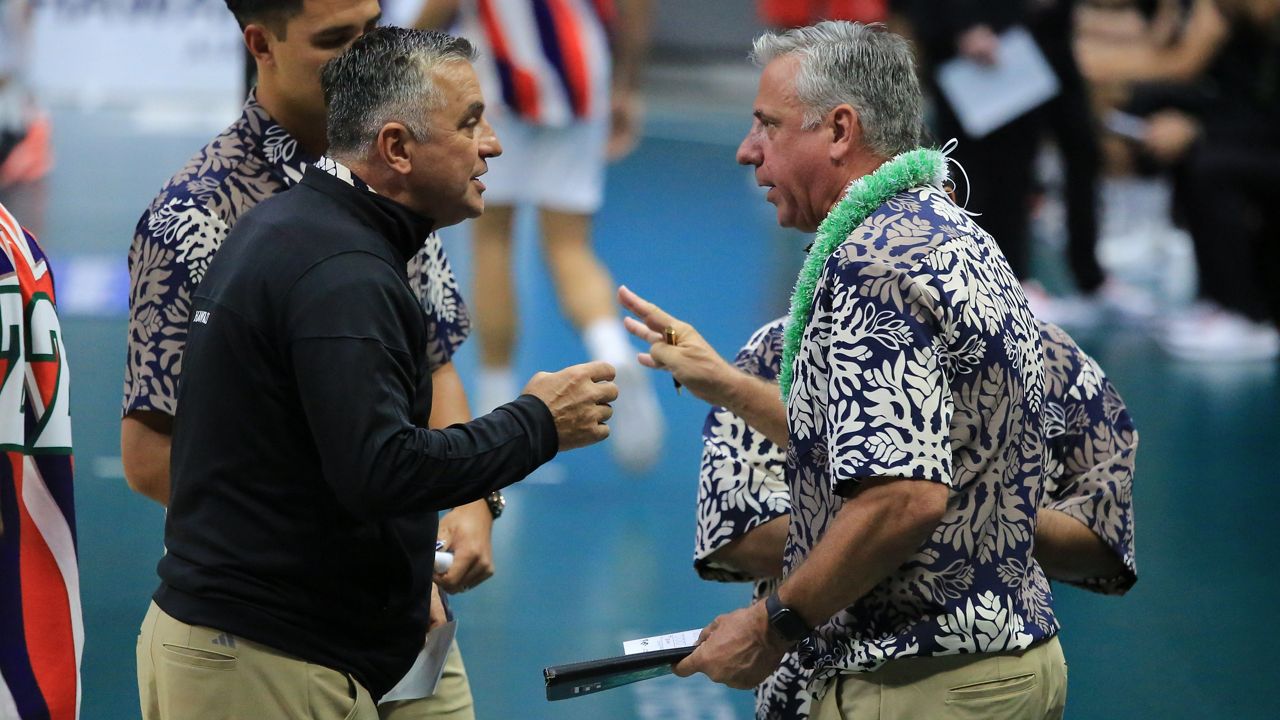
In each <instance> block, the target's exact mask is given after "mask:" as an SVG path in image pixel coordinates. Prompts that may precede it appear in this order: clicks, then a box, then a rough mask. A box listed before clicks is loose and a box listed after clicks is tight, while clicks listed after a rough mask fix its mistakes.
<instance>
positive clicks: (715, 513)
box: [694, 318, 1138, 720]
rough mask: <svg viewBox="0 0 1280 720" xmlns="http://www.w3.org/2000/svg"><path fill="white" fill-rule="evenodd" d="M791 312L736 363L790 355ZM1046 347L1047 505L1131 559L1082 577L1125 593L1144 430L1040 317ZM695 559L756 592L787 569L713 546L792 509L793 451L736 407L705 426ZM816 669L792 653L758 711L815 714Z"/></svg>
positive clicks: (760, 370)
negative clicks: (757, 566) (786, 350)
mask: <svg viewBox="0 0 1280 720" xmlns="http://www.w3.org/2000/svg"><path fill="white" fill-rule="evenodd" d="M785 322H786V318H779V319H777V320H774V321H773V322H771V323H769V324H767V325H765V326H764V327H762V328H760V329H759V330H757V331H756V332H755V334H753V335H752V337H751V339H750V340H749V341H748V342H747V344H746V346H744V347H743V348H742V350H741V351H739V353H738V356H737V358H736V359H735V360H734V364H735V365H736V366H737V367H738V368H739V369H741V370H743V371H744V372H746V373H749V374H751V375H755V376H757V377H760V378H763V379H765V380H775V379H777V377H778V374H779V371H780V368H781V365H782V333H783V328H784V326H785ZM1039 329H1040V340H1041V342H1042V343H1043V344H1044V353H1045V421H1044V422H1045V433H1046V437H1047V442H1048V445H1049V461H1048V464H1047V465H1046V470H1045V495H1044V497H1043V498H1042V499H1041V501H1040V507H1041V508H1046V507H1048V508H1053V509H1055V510H1060V511H1062V512H1064V513H1067V514H1069V515H1071V516H1072V517H1074V518H1076V519H1077V520H1079V521H1081V522H1083V523H1084V524H1085V525H1087V526H1088V527H1089V528H1090V529H1091V530H1093V532H1094V534H1096V535H1097V536H1098V537H1099V538H1101V539H1102V540H1103V541H1104V542H1106V543H1107V545H1108V546H1109V547H1111V548H1112V551H1113V552H1115V553H1116V556H1117V557H1119V558H1120V559H1121V560H1122V561H1123V562H1124V564H1125V566H1126V570H1125V571H1124V573H1122V574H1121V575H1120V576H1119V577H1114V578H1104V577H1100V578H1090V579H1087V580H1085V581H1084V582H1082V583H1079V585H1080V586H1081V587H1084V588H1086V589H1088V590H1092V591H1094V592H1100V593H1121V592H1124V591H1125V590H1127V589H1128V588H1129V587H1131V586H1132V585H1133V583H1134V582H1135V581H1136V580H1137V570H1136V566H1135V565H1134V556H1133V459H1134V455H1135V453H1136V451H1137V444H1138V436H1137V432H1136V431H1135V430H1134V427H1133V420H1132V418H1130V416H1129V413H1128V410H1127V409H1126V408H1125V405H1124V400H1123V399H1122V398H1121V397H1120V394H1119V392H1118V391H1116V389H1115V386H1114V385H1112V384H1111V381H1110V380H1109V379H1108V378H1107V377H1106V375H1105V374H1103V372H1102V369H1101V368H1099V367H1098V365H1097V363H1096V362H1094V360H1093V358H1091V357H1089V356H1088V355H1087V354H1085V352H1084V351H1083V350H1081V349H1080V347H1079V346H1078V345H1076V344H1075V341H1074V340H1072V339H1071V337H1070V336H1069V335H1067V334H1066V333H1065V332H1064V331H1063V330H1062V329H1061V328H1058V327H1057V326H1055V325H1050V324H1048V323H1039ZM702 442H703V450H702V465H701V472H700V476H699V483H698V515H697V520H698V522H697V538H696V541H695V551H694V567H695V569H697V571H698V574H699V575H700V576H701V577H702V578H703V579H706V580H717V581H721V582H754V583H755V585H754V593H753V599H756V600H759V599H760V598H763V597H766V596H768V594H769V593H771V592H773V591H774V590H776V589H777V586H778V585H779V583H780V581H781V578H773V579H768V580H757V579H755V578H752V577H750V576H748V575H746V574H743V573H741V572H739V571H737V570H735V569H734V568H731V567H727V566H724V565H717V564H716V563H715V561H714V560H713V559H711V557H710V556H711V555H712V554H713V553H714V552H715V551H717V550H719V549H721V548H723V547H724V546H726V545H728V544H729V543H731V542H733V541H734V540H736V539H738V538H740V537H742V536H744V535H746V534H747V533H748V532H750V531H752V530H754V529H755V528H757V527H759V526H760V525H762V524H764V523H766V522H768V521H770V520H773V519H775V518H778V517H781V516H783V515H787V514H789V513H790V512H791V494H790V492H789V490H788V489H787V486H786V481H785V478H784V470H785V465H786V452H785V451H784V450H783V449H782V448H780V447H778V446H777V445H775V444H774V443H773V442H771V441H769V440H768V439H767V438H765V437H763V436H762V435H760V434H759V433H757V432H756V431H754V430H753V429H752V428H751V427H750V426H748V425H747V424H746V422H745V421H744V420H743V419H742V418H741V417H738V416H737V415H734V414H733V413H731V412H729V411H728V410H726V409H724V408H722V407H716V408H712V409H711V411H710V412H709V413H708V414H707V420H706V423H705V424H704V426H703V430H702ZM810 674H811V673H810V671H809V669H808V668H806V667H805V666H804V664H803V663H802V662H801V660H800V656H799V654H798V653H796V652H791V653H788V654H787V655H786V656H785V657H784V658H783V659H782V663H781V664H780V665H779V667H778V669H777V671H775V672H774V673H773V674H772V675H771V676H770V677H769V678H768V679H766V680H765V681H764V682H763V683H761V684H760V685H759V686H757V687H756V689H755V696H756V718H757V720H803V719H804V718H807V717H809V711H810V702H811V700H810V694H809V690H808V684H809V677H810Z"/></svg>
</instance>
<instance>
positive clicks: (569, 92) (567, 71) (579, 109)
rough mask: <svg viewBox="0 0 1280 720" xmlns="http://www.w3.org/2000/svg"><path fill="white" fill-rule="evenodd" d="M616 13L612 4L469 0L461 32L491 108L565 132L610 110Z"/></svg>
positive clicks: (596, 1) (595, 0) (601, 1)
mask: <svg viewBox="0 0 1280 720" xmlns="http://www.w3.org/2000/svg"><path fill="white" fill-rule="evenodd" d="M613 14H614V8H613V1H612V0H469V1H468V2H466V3H463V5H462V18H461V27H460V28H459V32H460V34H461V35H463V36H464V37H466V38H467V39H469V40H471V41H472V43H474V44H475V45H476V46H477V48H478V49H479V50H480V60H479V61H478V62H477V63H476V72H477V74H478V75H479V76H480V83H481V86H482V88H483V90H484V94H485V99H486V100H487V101H488V104H489V106H490V107H491V108H493V109H494V110H497V109H498V107H501V108H503V109H505V110H506V111H507V112H509V113H511V114H513V115H515V116H516V117H518V118H520V119H521V120H524V121H525V122H528V123H532V124H535V125H548V126H553V127H560V126H564V125H568V124H570V123H572V122H575V121H578V120H585V119H588V118H594V117H600V116H601V115H604V114H605V113H607V112H608V105H609V84H610V72H611V63H610V58H609V39H608V27H609V25H610V24H611V23H612V21H613ZM499 101H500V102H499Z"/></svg>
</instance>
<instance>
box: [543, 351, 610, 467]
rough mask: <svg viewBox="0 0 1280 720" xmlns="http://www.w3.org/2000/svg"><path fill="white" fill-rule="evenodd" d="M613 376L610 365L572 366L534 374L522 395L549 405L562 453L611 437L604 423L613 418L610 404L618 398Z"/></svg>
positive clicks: (595, 363)
mask: <svg viewBox="0 0 1280 720" xmlns="http://www.w3.org/2000/svg"><path fill="white" fill-rule="evenodd" d="M613 376H614V370H613V366H612V365H610V364H609V363H607V362H589V363H582V364H581V365H571V366H569V367H567V368H565V369H563V370H561V371H559V372H553V373H546V372H540V373H538V374H537V375H534V376H533V378H532V379H530V380H529V384H528V385H525V387H524V393H523V394H526V395H533V396H534V397H536V398H538V399H539V400H541V401H542V402H544V403H546V405H547V408H549V409H550V410H551V417H552V418H554V419H555V423H556V434H557V435H558V436H559V438H560V450H561V451H564V450H573V449H574V448H580V447H586V446H587V445H593V444H595V443H598V442H600V441H601V440H604V439H605V438H607V437H609V426H608V425H606V424H605V423H606V422H607V421H608V420H609V418H610V417H612V416H613V408H612V407H610V406H609V403H611V402H613V401H614V400H616V399H618V386H617V385H614V384H613Z"/></svg>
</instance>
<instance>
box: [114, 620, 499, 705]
mask: <svg viewBox="0 0 1280 720" xmlns="http://www.w3.org/2000/svg"><path fill="white" fill-rule="evenodd" d="M138 694H139V699H140V701H141V704H142V718H143V720H188V719H195V718H198V719H199V720H257V719H258V718H309V719H310V720H379V718H380V717H381V720H416V719H417V718H447V719H448V720H472V719H473V718H474V717H475V714H474V710H473V708H472V705H471V687H470V685H469V683H468V682H467V676H466V668H465V667H464V666H463V664H462V656H461V655H460V654H459V653H458V652H457V646H456V645H455V646H454V652H451V653H450V657H449V660H448V662H446V663H445V672H444V676H443V677H441V679H440V685H439V687H438V689H437V691H436V694H435V695H434V696H433V697H430V698H425V699H422V700H405V701H401V702H393V703H387V704H386V705H384V706H382V707H378V706H376V705H375V704H374V702H373V698H372V697H370V695H369V692H368V691H367V690H365V689H364V687H362V686H361V685H360V683H358V682H356V680H355V678H353V677H351V676H349V675H347V674H346V673H343V672H340V671H338V670H334V669H332V668H328V667H325V666H323V665H316V664H314V663H309V662H307V661H305V660H301V659H299V658H296V657H293V656H291V655H287V654H285V653H282V652H279V651H277V650H274V649H272V648H269V647H266V646H265V645H260V644H258V643H255V642H252V641H250V640H246V639H244V638H242V637H238V636H233V635H231V634H230V633H224V632H222V631H219V630H215V629H212V628H205V627H198V626H194V625H187V624H186V623H183V622H181V621H179V620H176V619H174V618H172V617H170V616H169V615H168V614H166V613H165V612H164V611H163V610H161V609H160V608H159V607H157V606H156V605H155V603H152V604H151V607H150V608H149V609H148V610H147V616H146V619H144V620H143V621H142V632H141V633H140V634H139V636H138Z"/></svg>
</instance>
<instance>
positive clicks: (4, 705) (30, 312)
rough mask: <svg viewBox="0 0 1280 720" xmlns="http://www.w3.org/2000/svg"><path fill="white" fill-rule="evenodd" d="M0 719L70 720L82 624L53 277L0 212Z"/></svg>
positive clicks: (75, 709) (65, 387) (66, 387)
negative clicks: (43, 719)
mask: <svg viewBox="0 0 1280 720" xmlns="http://www.w3.org/2000/svg"><path fill="white" fill-rule="evenodd" d="M0 249H3V252H0V451H3V453H4V455H3V460H2V461H0V522H3V525H2V526H0V718H6V719H8V718H24V719H25V718H49V719H50V720H73V719H74V718H76V717H78V716H79V712H80V707H79V706H80V655H81V651H82V649H83V647H84V625H83V622H82V620H81V616H80V580H79V571H78V562H77V558H76V523H75V504H74V498H73V495H72V485H71V477H72V469H73V461H72V454H71V414H70V411H69V405H68V400H69V394H70V387H71V386H70V374H69V372H68V369H67V362H66V347H65V346H64V345H63V341H62V328H61V326H60V325H59V323H58V314H57V309H56V305H55V300H54V288H53V273H52V271H51V270H50V269H49V263H48V260H47V259H46V257H45V255H44V252H43V251H42V250H41V249H40V246H39V245H38V244H37V243H36V240H35V238H34V237H32V236H31V235H30V234H29V233H27V232H26V231H25V230H24V229H23V228H22V227H21V226H20V225H18V222H17V220H15V219H14V218H13V216H12V215H10V214H9V212H8V211H7V210H5V209H4V207H3V206H0Z"/></svg>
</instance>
